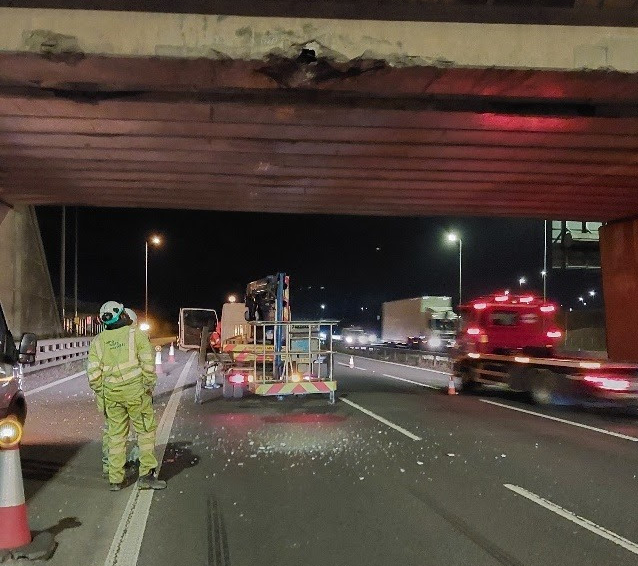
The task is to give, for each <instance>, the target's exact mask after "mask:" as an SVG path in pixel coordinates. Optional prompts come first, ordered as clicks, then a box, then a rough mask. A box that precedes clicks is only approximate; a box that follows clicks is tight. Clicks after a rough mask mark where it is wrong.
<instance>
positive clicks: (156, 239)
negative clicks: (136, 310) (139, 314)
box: [144, 234, 162, 324]
mask: <svg viewBox="0 0 638 566" xmlns="http://www.w3.org/2000/svg"><path fill="white" fill-rule="evenodd" d="M161 243H162V238H161V237H160V236H158V235H157V234H153V235H152V236H151V237H150V238H146V240H145V241H144V251H145V254H144V288H145V292H144V322H145V323H146V324H148V245H149V244H151V245H153V246H155V247H157V246H159V245H161Z"/></svg>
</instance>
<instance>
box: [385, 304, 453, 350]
mask: <svg viewBox="0 0 638 566" xmlns="http://www.w3.org/2000/svg"><path fill="white" fill-rule="evenodd" d="M381 312H382V314H381V340H382V341H383V342H385V343H389V344H405V345H406V346H408V347H411V348H418V349H420V350H428V351H446V350H447V349H449V348H450V347H452V346H453V345H454V341H455V336H456V330H457V321H458V316H457V315H456V314H455V313H454V311H453V310H452V299H451V298H450V297H443V296H425V297H415V298H412V299H401V300H398V301H387V302H385V303H383V306H382V311H381Z"/></svg>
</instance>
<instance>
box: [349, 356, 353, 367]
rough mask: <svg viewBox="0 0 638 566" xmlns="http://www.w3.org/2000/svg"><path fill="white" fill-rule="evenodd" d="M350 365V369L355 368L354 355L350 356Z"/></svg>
mask: <svg viewBox="0 0 638 566" xmlns="http://www.w3.org/2000/svg"><path fill="white" fill-rule="evenodd" d="M348 367H349V368H350V369H352V368H354V356H350V362H348Z"/></svg>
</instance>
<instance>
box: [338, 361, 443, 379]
mask: <svg viewBox="0 0 638 566" xmlns="http://www.w3.org/2000/svg"><path fill="white" fill-rule="evenodd" d="M364 359H367V360H370V361H372V362H378V363H380V364H390V365H392V366H399V367H402V368H409V369H416V370H419V371H431V372H432V373H440V374H442V375H451V373H452V372H449V371H441V370H440V369H430V368H420V367H417V366H409V365H406V364H399V363H397V362H388V361H386V360H376V359H374V358H364ZM337 363H338V364H339V365H342V366H347V365H348V364H344V363H342V362H337Z"/></svg>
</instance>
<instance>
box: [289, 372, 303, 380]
mask: <svg viewBox="0 0 638 566" xmlns="http://www.w3.org/2000/svg"><path fill="white" fill-rule="evenodd" d="M290 379H291V380H292V381H294V382H298V381H301V374H300V373H293V374H292V375H291V376H290Z"/></svg>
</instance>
